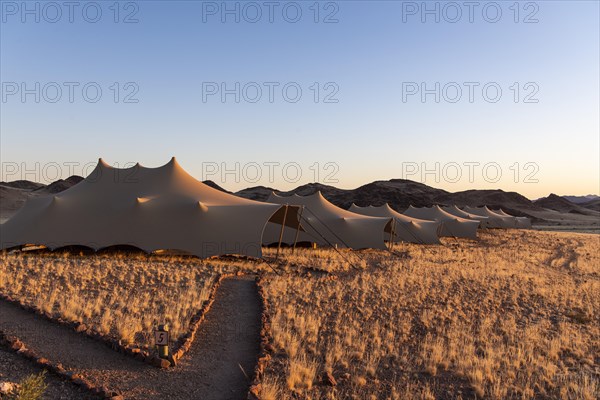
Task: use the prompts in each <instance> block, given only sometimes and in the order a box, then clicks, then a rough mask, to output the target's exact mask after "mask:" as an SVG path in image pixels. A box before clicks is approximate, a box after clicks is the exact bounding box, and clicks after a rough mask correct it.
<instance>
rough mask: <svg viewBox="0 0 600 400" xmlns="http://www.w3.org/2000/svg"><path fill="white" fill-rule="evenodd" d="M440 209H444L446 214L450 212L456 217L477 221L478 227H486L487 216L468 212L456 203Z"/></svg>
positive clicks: (487, 222) (487, 223)
mask: <svg viewBox="0 0 600 400" xmlns="http://www.w3.org/2000/svg"><path fill="white" fill-rule="evenodd" d="M442 210H444V211H446V212H447V213H448V214H452V215H455V216H457V217H461V218H465V219H471V220H474V221H479V227H480V228H488V225H489V221H488V219H489V218H488V217H484V216H482V215H476V214H469V213H468V212H466V211H463V210H461V209H460V208H458V207H457V206H456V205H452V206H446V207H443V208H442Z"/></svg>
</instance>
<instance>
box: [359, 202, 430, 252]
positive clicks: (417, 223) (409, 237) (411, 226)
mask: <svg viewBox="0 0 600 400" xmlns="http://www.w3.org/2000/svg"><path fill="white" fill-rule="evenodd" d="M348 211H352V212H354V213H357V214H361V215H369V216H371V217H388V218H394V224H393V225H392V229H393V231H394V241H395V242H408V243H419V244H439V243H440V238H439V237H438V235H437V231H438V228H439V226H440V223H439V222H437V221H426V220H423V219H418V218H413V217H407V216H406V215H402V214H400V213H399V212H397V211H395V210H394V209H393V208H391V207H390V206H389V205H388V204H387V203H385V204H384V205H382V206H380V207H374V206H369V207H359V206H357V205H356V204H352V205H351V206H350V208H349V209H348ZM390 233H391V232H390Z"/></svg>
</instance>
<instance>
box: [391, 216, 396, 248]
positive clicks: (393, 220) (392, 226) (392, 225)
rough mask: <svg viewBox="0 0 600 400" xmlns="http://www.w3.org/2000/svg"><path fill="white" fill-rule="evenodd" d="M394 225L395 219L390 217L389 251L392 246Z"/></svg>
mask: <svg viewBox="0 0 600 400" xmlns="http://www.w3.org/2000/svg"><path fill="white" fill-rule="evenodd" d="M395 227H396V219H395V218H392V224H391V226H390V251H392V249H393V248H394V228H395Z"/></svg>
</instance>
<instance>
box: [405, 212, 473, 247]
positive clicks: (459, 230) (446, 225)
mask: <svg viewBox="0 0 600 400" xmlns="http://www.w3.org/2000/svg"><path fill="white" fill-rule="evenodd" d="M404 215H408V216H409V217H414V218H421V219H428V220H431V221H439V222H440V223H441V226H440V231H439V235H440V236H453V237H463V238H470V239H476V238H477V228H478V227H479V221H473V220H470V219H465V218H461V217H457V216H455V215H452V214H448V213H447V212H446V211H444V210H442V209H441V208H440V207H439V206H437V205H436V206H433V207H424V208H416V207H413V206H410V207H408V209H407V210H406V211H404Z"/></svg>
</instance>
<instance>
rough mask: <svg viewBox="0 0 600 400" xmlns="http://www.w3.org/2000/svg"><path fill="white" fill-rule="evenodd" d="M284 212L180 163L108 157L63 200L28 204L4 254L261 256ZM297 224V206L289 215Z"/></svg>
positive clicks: (8, 228) (4, 231) (0, 242)
mask: <svg viewBox="0 0 600 400" xmlns="http://www.w3.org/2000/svg"><path fill="white" fill-rule="evenodd" d="M281 208H282V207H281V206H280V205H277V204H267V203H262V202H258V201H253V200H247V199H243V198H240V197H237V196H234V195H231V194H228V193H224V192H221V191H219V190H217V189H213V188H211V187H209V186H207V185H205V184H203V183H202V182H200V181H198V180H196V179H195V178H193V177H192V176H191V175H189V174H188V173H187V172H186V171H185V170H184V169H183V168H181V166H180V165H179V164H178V163H177V161H176V160H175V158H174V157H173V158H172V159H171V161H169V162H168V163H167V164H165V165H163V166H161V167H158V168H147V167H143V166H141V165H140V164H136V165H135V166H133V167H131V168H125V169H119V168H113V167H111V166H110V165H108V164H107V163H105V162H104V161H103V160H102V159H100V160H99V161H98V165H97V166H96V168H95V169H94V171H92V173H91V174H90V175H89V176H88V177H87V178H85V179H84V180H83V181H81V182H80V183H78V184H77V185H75V186H73V187H71V188H69V189H67V190H66V191H64V192H61V193H60V194H58V195H56V196H48V197H40V198H36V199H33V200H30V201H28V202H27V203H26V204H25V206H24V207H23V208H22V209H21V210H20V211H19V212H17V214H15V215H14V216H13V218H11V219H10V220H8V221H7V222H6V223H4V224H2V225H1V226H0V248H2V249H5V248H10V247H14V246H19V245H24V244H37V245H44V246H46V247H48V248H50V249H56V248H60V247H64V246H70V245H82V246H87V247H89V248H92V249H94V250H98V249H102V248H105V247H110V246H114V245H129V246H135V247H138V248H140V249H142V250H144V251H146V252H152V251H155V250H166V249H169V250H180V251H184V252H188V253H191V254H194V255H197V256H199V257H209V256H213V255H220V254H242V255H248V256H254V257H260V256H261V254H262V251H261V242H262V240H261V238H262V234H263V230H264V227H265V225H266V223H267V221H269V219H271V218H274V221H275V222H277V221H280V219H279V213H280V209H281ZM288 212H291V213H292V217H291V218H288V221H290V222H289V223H290V224H292V225H294V223H293V221H294V218H296V223H295V225H296V226H297V215H296V212H297V208H295V209H292V211H288Z"/></svg>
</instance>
